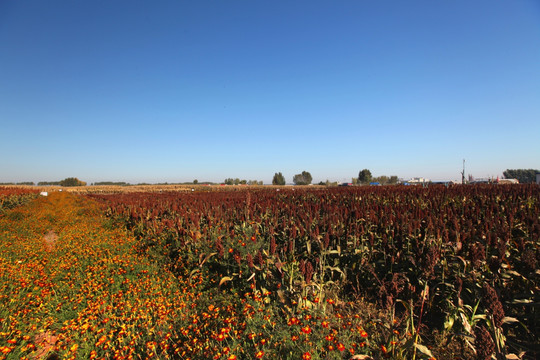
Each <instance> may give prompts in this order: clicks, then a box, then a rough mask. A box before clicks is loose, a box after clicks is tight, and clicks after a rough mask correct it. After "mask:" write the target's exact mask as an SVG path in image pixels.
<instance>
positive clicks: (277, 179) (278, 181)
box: [272, 172, 285, 185]
mask: <svg viewBox="0 0 540 360" xmlns="http://www.w3.org/2000/svg"><path fill="white" fill-rule="evenodd" d="M272 185H285V177H284V176H283V174H282V173H280V172H279V173H275V174H274V178H273V179H272Z"/></svg>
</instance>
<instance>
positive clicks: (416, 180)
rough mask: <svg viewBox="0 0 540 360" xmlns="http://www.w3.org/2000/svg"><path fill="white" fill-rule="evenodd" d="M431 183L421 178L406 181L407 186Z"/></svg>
mask: <svg viewBox="0 0 540 360" xmlns="http://www.w3.org/2000/svg"><path fill="white" fill-rule="evenodd" d="M429 182H431V180H430V179H425V178H423V177H415V178H412V179H410V180H408V181H407V183H409V185H420V184H427V183H429Z"/></svg>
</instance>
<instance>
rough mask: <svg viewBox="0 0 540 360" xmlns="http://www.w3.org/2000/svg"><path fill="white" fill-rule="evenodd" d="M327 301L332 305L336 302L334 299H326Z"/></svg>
mask: <svg viewBox="0 0 540 360" xmlns="http://www.w3.org/2000/svg"><path fill="white" fill-rule="evenodd" d="M326 302H327V303H329V304H330V305H332V304H333V303H334V300H333V299H326Z"/></svg>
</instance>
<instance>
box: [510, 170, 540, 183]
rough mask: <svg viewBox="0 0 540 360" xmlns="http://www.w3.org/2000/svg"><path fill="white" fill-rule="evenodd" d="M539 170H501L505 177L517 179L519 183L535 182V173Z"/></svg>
mask: <svg viewBox="0 0 540 360" xmlns="http://www.w3.org/2000/svg"><path fill="white" fill-rule="evenodd" d="M538 173H540V170H534V169H512V170H511V169H507V170H506V171H504V172H503V175H504V178H505V179H517V180H518V181H519V182H520V184H530V183H535V182H536V174H538Z"/></svg>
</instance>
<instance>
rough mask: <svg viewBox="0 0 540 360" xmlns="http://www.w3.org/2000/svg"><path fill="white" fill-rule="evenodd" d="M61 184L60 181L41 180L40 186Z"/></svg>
mask: <svg viewBox="0 0 540 360" xmlns="http://www.w3.org/2000/svg"><path fill="white" fill-rule="evenodd" d="M49 185H50V186H60V181H40V182H38V186H49Z"/></svg>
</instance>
